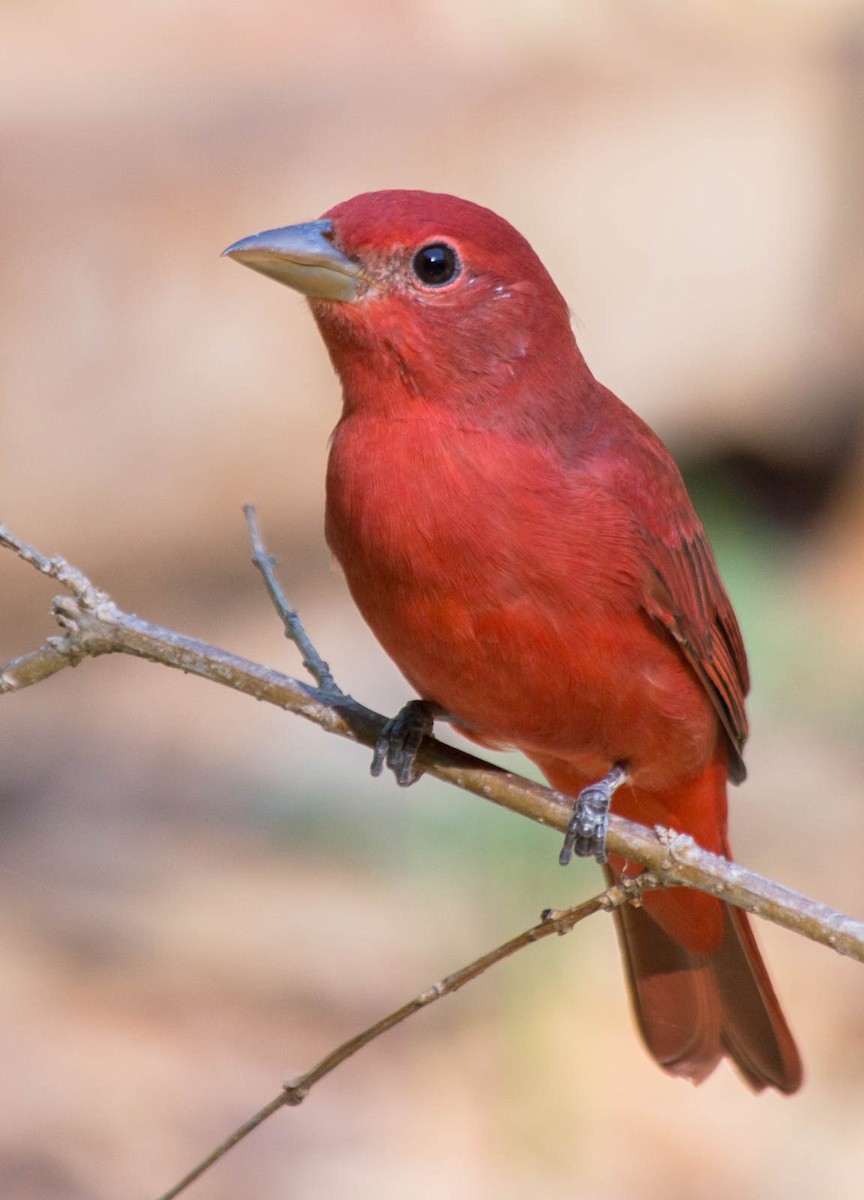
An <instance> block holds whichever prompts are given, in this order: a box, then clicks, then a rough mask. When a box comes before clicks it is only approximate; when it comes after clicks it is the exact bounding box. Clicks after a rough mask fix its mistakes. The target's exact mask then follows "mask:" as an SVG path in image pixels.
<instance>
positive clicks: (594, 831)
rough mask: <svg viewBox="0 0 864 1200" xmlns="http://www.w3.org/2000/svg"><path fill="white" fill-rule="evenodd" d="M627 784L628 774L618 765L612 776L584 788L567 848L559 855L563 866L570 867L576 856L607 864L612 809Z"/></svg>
mask: <svg viewBox="0 0 864 1200" xmlns="http://www.w3.org/2000/svg"><path fill="white" fill-rule="evenodd" d="M626 782H627V772H626V771H625V770H624V768H623V767H622V766H619V765H616V766H614V767H613V768H612V770H611V771H610V772H609V774H608V775H605V776H604V777H603V778H602V779H600V780H598V782H597V783H592V784H590V785H589V786H588V787H586V788H583V789H582V791H581V792H580V793H579V795H578V797H577V799H576V804H575V806H574V808H573V816H572V817H571V818H570V823H569V824H568V826H567V832H566V834H565V835H564V845H563V846H562V847H561V853H560V854H559V855H558V861H559V863H560V864H561V866H562V867H566V866H567V864H568V863H569V861H570V859H571V858H572V857H573V855H574V854H575V855H576V856H577V857H578V858H596V859H597V861H598V862H599V863H604V862H605V861H606V859H607V858H608V855H607V853H606V830H607V828H608V826H609V807H610V805H611V803H612V797H613V796H614V795H615V792H616V791H617V790H618V788H619V787H620V786H621V784H622V783H626Z"/></svg>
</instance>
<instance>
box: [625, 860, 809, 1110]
mask: <svg viewBox="0 0 864 1200" xmlns="http://www.w3.org/2000/svg"><path fill="white" fill-rule="evenodd" d="M607 874H608V875H609V877H610V878H611V877H612V872H611V871H607ZM679 890H680V889H673V890H672V891H670V892H669V893H668V894H669V895H670V896H672V895H674V892H676V891H679ZM715 903H717V905H718V907H719V908H720V910H721V913H722V921H723V930H722V940H721V943H720V946H719V949H717V950H716V951H715V952H714V953H711V954H699V953H694V952H693V951H692V950H689V949H687V947H685V946H683V945H682V944H681V943H680V942H678V941H676V940H674V939H673V938H672V937H670V935H669V934H668V933H667V932H666V931H665V930H664V929H663V927H662V926H661V925H659V924H658V923H657V921H656V920H654V918H653V917H652V916H651V915H650V913H649V912H648V911H647V910H646V909H645V908H634V907H633V906H632V905H626V906H624V907H623V908H619V909H616V911H615V923H616V927H617V930H618V938H619V942H620V945H621V951H622V955H623V958H624V964H625V968H626V971H627V980H628V983H629V985H630V996H631V999H632V1001H633V1009H634V1012H635V1014H636V1020H637V1023H638V1025H639V1029H640V1031H641V1033H642V1037H643V1039H644V1041H645V1045H646V1046H647V1048H648V1051H649V1052H650V1054H651V1055H652V1057H653V1058H654V1059H656V1061H657V1063H658V1064H659V1065H660V1066H661V1067H662V1068H663V1070H664V1071H668V1072H669V1073H670V1074H672V1075H679V1076H682V1077H683V1078H685V1079H689V1080H691V1082H693V1083H699V1082H701V1080H703V1079H705V1078H706V1076H708V1075H710V1074H711V1072H712V1071H713V1070H714V1068H715V1067H716V1066H717V1064H718V1063H719V1062H720V1060H721V1058H724V1057H727V1056H728V1057H729V1058H730V1059H731V1060H732V1061H733V1062H734V1064H735V1066H736V1067H737V1068H738V1070H739V1071H740V1072H741V1074H742V1075H743V1077H744V1079H745V1080H746V1082H747V1083H748V1084H749V1085H750V1087H752V1088H753V1089H754V1090H755V1091H761V1090H762V1089H763V1088H765V1087H775V1088H777V1089H778V1090H779V1091H781V1092H789V1093H791V1092H794V1091H797V1089H798V1088H799V1087H800V1085H801V1059H800V1058H799V1055H798V1050H797V1047H796V1045H795V1042H794V1040H793V1038H792V1034H791V1033H790V1032H789V1027H788V1026H787V1024H786V1020H785V1018H784V1016H783V1013H782V1011H781V1009H780V1004H779V1002H778V1000H777V996H776V995H775V993H774V989H773V987H772V986H771V981H770V979H769V978H768V972H767V970H766V968H765V964H764V962H763V961H762V957H761V955H760V953H759V949H758V947H757V945H756V940H755V938H754V937H753V931H752V930H751V928H750V924H749V921H748V919H747V914H746V913H744V912H742V911H741V909H739V908H734V907H733V906H731V905H728V904H720V902H719V901H715Z"/></svg>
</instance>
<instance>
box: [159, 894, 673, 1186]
mask: <svg viewBox="0 0 864 1200" xmlns="http://www.w3.org/2000/svg"><path fill="white" fill-rule="evenodd" d="M653 886H656V881H655V880H653V879H652V878H651V877H650V876H649V875H644V874H643V875H640V876H639V877H638V878H637V879H633V880H630V881H628V882H627V883H626V884H616V885H615V886H613V887H610V888H608V889H607V891H605V892H602V893H601V894H600V895H599V896H594V897H592V898H591V899H590V900H586V901H585V902H584V903H583V904H577V905H575V906H574V907H573V908H566V909H562V910H560V911H550V912H545V913H544V914H543V916H542V918H541V920H540V923H539V925H534V926H532V927H531V928H530V929H526V930H525V931H524V932H523V933H520V934H518V935H517V936H516V937H514V938H511V939H510V941H508V942H504V943H503V944H502V945H500V946H497V947H496V948H495V949H494V950H490V951H489V953H488V954H484V955H482V956H481V957H480V958H478V959H475V960H474V962H472V963H469V964H468V966H465V967H460V969H459V970H458V971H454V972H453V974H452V975H448V976H447V977H446V978H445V979H442V980H440V981H439V982H438V983H433V984H432V986H431V987H428V988H426V990H425V991H423V992H420V993H419V995H417V996H415V997H414V998H413V999H412V1000H409V1001H408V1003H407V1004H403V1005H402V1007H401V1008H397V1009H395V1010H394V1011H393V1012H391V1013H388V1014H387V1016H386V1017H382V1019H381V1020H380V1021H376V1022H375V1024H374V1025H370V1026H369V1027H368V1029H364V1030H363V1032H362V1033H358V1034H356V1035H355V1036H354V1037H352V1038H349V1039H348V1041H347V1042H343V1043H342V1045H341V1046H337V1047H336V1049H335V1050H332V1051H331V1052H330V1053H329V1054H328V1055H327V1057H326V1058H322V1059H321V1061H320V1062H319V1063H318V1064H317V1065H316V1066H314V1067H312V1069H311V1070H309V1071H306V1073H305V1074H303V1075H299V1076H297V1078H295V1079H289V1080H286V1082H285V1084H284V1086H283V1088H282V1091H281V1092H280V1094H279V1095H278V1096H276V1097H274V1099H273V1100H271V1101H270V1102H269V1104H265V1105H264V1107H263V1108H261V1109H259V1111H258V1112H257V1113H255V1115H254V1116H252V1117H250V1118H249V1120H248V1121H244V1123H243V1124H242V1125H241V1126H240V1127H239V1128H238V1129H235V1130H234V1132H233V1133H232V1134H231V1135H230V1136H229V1137H227V1138H226V1139H225V1140H224V1141H223V1142H220V1144H219V1145H218V1146H217V1147H216V1149H215V1150H213V1151H212V1152H211V1153H210V1154H208V1155H207V1157H206V1158H205V1159H202V1161H201V1162H200V1163H198V1165H197V1166H196V1167H194V1168H193V1169H192V1170H191V1171H190V1172H189V1173H188V1174H187V1175H184V1176H183V1178H182V1179H181V1180H179V1182H177V1183H175V1184H174V1186H173V1187H172V1188H169V1190H168V1191H167V1192H163V1193H162V1195H161V1196H160V1197H159V1198H158V1200H174V1198H175V1197H176V1196H179V1195H180V1193H181V1192H184V1191H185V1190H186V1188H188V1187H189V1185H190V1184H192V1183H194V1182H195V1180H196V1179H200V1177H201V1176H202V1175H203V1174H204V1172H205V1171H207V1170H208V1169H209V1168H210V1167H212V1166H213V1164H214V1163H217V1162H218V1161H219V1159H220V1158H223V1157H224V1156H225V1155H226V1154H227V1153H228V1151H229V1150H231V1149H232V1148H233V1147H234V1146H236V1145H237V1143H238V1142H241V1141H242V1140H243V1139H244V1138H245V1137H246V1136H247V1135H248V1134H250V1133H252V1131H253V1130H254V1129H257V1128H258V1126H259V1125H261V1124H263V1123H264V1121H266V1120H267V1118H268V1117H271V1116H272V1115H273V1113H275V1112H278V1110H279V1109H280V1108H284V1107H285V1106H286V1105H287V1106H292V1107H293V1106H295V1105H298V1104H302V1103H303V1101H304V1100H305V1099H306V1097H307V1095H308V1094H309V1092H310V1090H311V1089H312V1088H313V1087H314V1086H315V1084H316V1083H318V1082H319V1081H320V1080H322V1079H323V1078H324V1077H325V1075H329V1074H330V1072H331V1071H335V1069H336V1068H337V1067H338V1066H340V1065H341V1064H342V1063H343V1062H345V1061H346V1059H349V1058H351V1057H352V1055H354V1054H356V1053H357V1051H358V1050H362V1049H363V1047H364V1046H368V1045H369V1043H370V1042H374V1041H375V1039H376V1038H379V1037H381V1035H382V1034H384V1033H387V1032H388V1031H389V1030H391V1029H393V1028H394V1027H395V1026H396V1025H400V1024H401V1023H402V1022H403V1021H405V1020H407V1019H408V1017H411V1016H413V1015H414V1013H416V1012H419V1011H420V1009H421V1008H428V1007H429V1005H430V1004H434V1003H435V1001H436V1000H441V999H443V997H444V996H451V995H452V994H453V993H454V992H457V991H458V990H459V989H460V988H461V987H464V986H465V984H466V983H470V982H471V981H472V980H473V979H476V978H477V977H478V976H479V975H482V974H483V972H484V971H487V970H488V969H489V968H490V967H494V966H496V965H497V964H498V963H500V962H502V961H503V960H504V959H505V958H509V957H510V955H511V954H515V953H517V951H519V950H523V949H524V948H525V947H526V946H530V945H532V943H534V942H539V941H542V940H543V938H547V937H549V936H550V935H551V934H553V933H557V934H559V935H563V934H565V933H569V932H570V931H571V929H573V928H574V927H575V926H576V925H578V924H579V922H580V921H584V920H585V918H586V917H590V916H592V915H593V914H594V913H595V912H599V911H600V910H601V909H602V910H606V911H611V910H612V909H613V908H618V907H619V906H620V905H621V904H625V903H627V902H630V901H633V900H635V899H638V897H639V896H641V895H642V894H643V893H644V892H645V891H647V890H648V889H649V888H651V887H653Z"/></svg>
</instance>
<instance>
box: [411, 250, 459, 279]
mask: <svg viewBox="0 0 864 1200" xmlns="http://www.w3.org/2000/svg"><path fill="white" fill-rule="evenodd" d="M411 265H412V266H413V268H414V274H415V275H416V276H417V278H418V279H419V280H420V282H421V283H425V284H428V285H430V286H432V287H441V285H442V284H445V283H450V281H451V280H452V279H455V278H456V276H457V275H458V274H459V270H460V268H459V259H458V258H457V256H456V251H455V250H454V249H453V247H452V246H447V245H445V244H444V242H433V243H432V244H431V245H429V246H421V248H420V249H419V250H418V251H417V253H416V254H415V255H414V261H413V262H412V264H411Z"/></svg>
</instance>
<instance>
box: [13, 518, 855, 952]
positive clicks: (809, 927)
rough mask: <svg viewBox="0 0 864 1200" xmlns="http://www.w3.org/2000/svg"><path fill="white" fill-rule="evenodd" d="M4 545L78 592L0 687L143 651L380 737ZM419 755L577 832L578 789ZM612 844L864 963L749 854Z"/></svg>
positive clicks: (830, 922) (657, 874)
mask: <svg viewBox="0 0 864 1200" xmlns="http://www.w3.org/2000/svg"><path fill="white" fill-rule="evenodd" d="M0 546H6V547H8V548H9V549H11V550H14V551H15V552H16V553H17V554H18V555H19V557H21V558H22V559H23V560H24V561H25V562H27V563H29V564H30V565H31V566H33V567H35V568H36V569H37V570H38V571H41V572H42V573H43V574H45V575H48V576H49V577H50V578H51V579H54V580H55V581H56V582H57V583H59V584H61V585H62V586H63V588H65V590H66V592H67V593H68V594H67V595H65V596H61V597H59V598H57V599H56V600H55V601H54V605H53V611H54V615H55V617H56V619H57V622H58V624H59V625H60V628H61V629H62V630H63V634H62V636H61V637H53V638H49V639H48V640H47V641H46V642H45V643H44V645H42V646H41V647H40V648H39V649H38V650H34V651H32V652H31V653H30V654H25V655H23V656H22V657H21V658H16V659H13V660H12V661H11V662H9V663H6V665H5V666H2V667H0V694H2V693H5V692H13V691H17V690H18V689H20V688H23V687H28V686H30V685H31V684H34V683H38V682H39V681H40V680H42V679H45V678H47V677H48V676H49V675H53V674H55V673H56V672H57V671H60V670H62V669H63V668H64V667H71V666H76V665H77V664H78V663H80V662H81V661H82V660H83V659H84V658H87V657H98V656H99V655H102V654H132V655H135V656H136V657H138V658H146V659H149V660H150V661H151V662H157V663H162V664H163V665H165V666H169V667H177V668H179V669H180V670H182V671H186V672H188V673H191V674H193V675H200V676H201V677H202V678H204V679H212V680H213V681H214V682H216V683H221V684H224V685H225V686H226V687H231V688H234V689H235V690H237V691H240V692H245V693H246V694H247V695H249V696H254V697H255V698H256V699H258V700H266V701H267V702H268V703H269V704H275V705H277V706H278V707H280V708H284V709H286V710H287V711H289V712H293V713H297V714H298V715H299V716H302V717H305V718H306V719H307V720H308V721H313V722H314V723H315V724H316V725H320V726H321V728H322V729H325V730H327V731H328V732H329V733H336V734H339V735H340V736H341V737H346V738H350V739H351V740H352V741H355V742H360V743H361V744H362V745H364V746H369V747H373V746H374V745H375V744H376V741H377V739H378V736H379V734H380V732H381V730H382V728H383V726H384V724H385V718H384V717H382V716H381V715H380V714H379V713H376V712H372V710H371V709H368V708H365V707H364V706H363V705H362V704H359V703H358V702H357V701H356V700H354V699H352V697H350V696H347V695H343V694H342V693H339V694H338V696H337V698H335V699H334V698H333V696H332V694H331V693H329V692H327V691H325V690H323V689H321V688H316V687H312V686H311V685H309V684H305V683H301V682H300V681H299V680H296V679H292V678H290V677H289V676H287V675H282V674H280V673H279V672H278V671H273V670H271V669H270V668H268V667H262V666H260V665H259V664H258V663H251V662H248V661H247V660H246V659H242V658H238V657H236V656H235V655H233V654H228V653H227V652H226V651H224V650H219V649H217V648H216V647H214V646H208V645H206V644H205V643H204V642H199V641H197V640H196V639H195V638H189V637H184V636H183V635H182V634H179V633H175V632H173V630H170V629H163V628H161V627H160V626H158V625H151V624H150V623H149V622H148V621H143V620H141V618H140V617H136V616H134V615H133V614H131V613H125V612H123V611H122V610H121V609H120V608H118V607H117V605H116V604H115V603H114V601H113V600H112V599H111V598H110V596H107V595H106V594H105V593H104V592H101V591H99V590H98V589H97V588H95V587H94V586H93V584H92V583H91V582H90V581H89V580H88V579H87V578H86V577H85V576H84V575H83V574H82V573H81V572H80V571H78V570H76V568H74V567H71V566H70V565H69V564H68V563H67V562H65V560H64V559H62V558H58V557H54V558H47V557H46V556H45V555H43V554H41V553H40V552H39V551H38V550H35V549H34V548H33V547H32V546H27V545H26V544H24V543H23V542H21V541H20V540H19V539H18V538H16V537H14V536H13V534H11V533H10V532H9V531H8V530H6V529H5V528H4V527H3V526H0ZM265 553H266V552H265ZM286 607H287V606H286ZM328 674H329V673H328ZM418 764H419V765H420V766H421V767H422V768H423V770H424V771H425V772H426V773H427V774H428V775H433V776H434V777H435V778H436V779H442V780H444V781H445V782H447V783H452V784H455V786H456V787H460V788H463V789H464V790H465V791H468V792H472V793H473V794H474V795H475V796H481V797H482V798H483V799H485V800H491V801H492V802H493V803H494V804H499V805H501V806H502V807H504V808H509V809H510V810H511V811H512V812H516V813H519V814H521V815H522V816H525V817H530V818H531V820H533V821H538V822H539V823H540V824H541V825H549V826H550V827H552V828H554V829H557V830H560V831H561V832H562V833H563V832H564V831H565V830H566V829H567V824H568V822H569V820H570V816H571V813H572V810H573V800H572V797H569V796H565V795H563V794H561V793H560V792H556V791H553V790H552V789H551V788H547V787H543V786H542V785H541V784H539V783H531V782H529V781H528V780H526V779H522V778H521V777H520V776H518V775H515V774H511V773H510V772H509V771H504V770H501V769H500V768H497V767H493V766H492V765H491V764H489V763H486V762H484V761H483V760H482V759H480V758H476V757H475V756H474V755H472V754H466V753H464V752H463V751H461V750H456V749H454V748H452V747H450V746H447V745H445V744H444V743H443V742H439V741H438V740H437V739H435V738H432V737H429V738H426V739H425V740H424V742H423V745H422V747H421V750H420V753H419V755H418ZM607 845H608V848H609V850H610V852H611V853H612V854H619V855H621V856H622V857H624V858H626V859H629V860H630V861H631V862H636V863H639V864H641V865H642V866H643V867H645V868H646V869H647V870H649V871H650V872H651V874H652V876H653V877H654V883H655V884H656V885H657V886H660V887H675V886H683V887H692V888H696V889H697V890H698V891H702V892H707V893H708V894H709V895H713V896H722V898H723V899H724V900H726V901H728V902H729V903H730V904H736V905H738V906H739V907H740V908H744V909H746V910H747V911H748V912H752V913H755V914H756V915H757V916H760V917H763V918H765V919H766V920H768V921H773V922H774V923H775V924H777V925H782V926H784V927H785V928H787V929H792V930H794V931H795V932H796V933H800V934H802V935H803V936H804V937H808V938H810V939H811V940H812V941H815V942H821V943H822V944H823V945H826V946H831V947H832V948H833V949H835V950H837V951H838V952H839V953H841V954H847V955H849V956H850V957H851V958H855V959H858V961H859V962H864V922H861V921H856V920H854V919H853V918H852V917H847V916H844V914H843V913H839V912H836V911H834V910H833V909H830V908H828V907H826V906H825V905H823V904H817V903H816V901H814V900H810V899H808V898H807V897H806V896H802V895H800V894H799V893H798V892H793V891H791V890H790V889H789V888H785V887H781V886H780V885H779V884H777V883H774V882H772V881H771V880H769V879H765V878H763V877H762V876H761V875H756V874H755V873H754V872H752V871H748V870H746V869H745V868H744V867H742V866H741V865H740V864H738V863H731V862H728V861H727V860H726V859H725V858H720V857H719V856H718V855H716V854H709V853H708V851H707V850H703V849H702V848H701V847H700V846H697V845H696V843H695V842H694V841H693V839H692V838H690V837H687V836H685V835H682V834H676V833H674V832H673V831H671V830H668V829H662V828H659V827H658V828H655V829H653V830H652V829H646V828H645V827H644V826H642V825H636V824H634V823H633V822H632V821H626V820H624V819H623V818H622V817H616V816H612V817H611V818H610V821H609V834H608V838H607Z"/></svg>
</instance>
